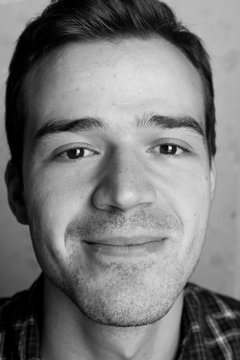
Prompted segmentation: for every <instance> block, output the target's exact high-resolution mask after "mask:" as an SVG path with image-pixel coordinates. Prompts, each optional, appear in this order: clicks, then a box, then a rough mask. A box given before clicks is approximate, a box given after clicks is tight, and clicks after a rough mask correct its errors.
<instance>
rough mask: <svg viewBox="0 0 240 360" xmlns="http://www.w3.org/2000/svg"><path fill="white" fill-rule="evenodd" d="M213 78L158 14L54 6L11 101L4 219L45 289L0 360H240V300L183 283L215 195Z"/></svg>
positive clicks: (5, 309)
mask: <svg viewBox="0 0 240 360" xmlns="http://www.w3.org/2000/svg"><path fill="white" fill-rule="evenodd" d="M214 127H215V113H214V95H213V85H212V74H211V68H210V64H209V60H208V56H207V53H206V51H205V50H204V48H203V46H202V44H201V42H200V40H199V39H198V37H197V36H196V35H194V34H192V33H191V32H190V31H189V30H187V29H186V28H185V27H183V26H182V24H181V23H180V22H178V21H177V20H176V18H175V16H174V15H173V13H172V11H171V10H170V8H169V7H168V6H167V5H165V4H164V3H161V2H159V1H157V0H148V1H144V0H128V1H126V0H111V1H110V0H108V1H106V0H95V1H93V0H92V1H91V0H88V1H84V0H82V1H78V0H59V1H53V2H52V4H50V5H49V7H48V8H47V9H46V10H45V11H44V12H43V14H42V15H41V16H40V17H39V18H37V19H36V20H34V21H32V22H31V23H30V24H29V25H28V26H27V28H26V29H25V31H24V32H23V34H22V35H21V37H20V39H19V41H18V44H17V47H16V51H15V53H14V56H13V59H12V62H11V65H10V72H9V78H8V82H7V93H6V130H7V137H8V142H9V146H10V150H11V160H10V161H9V163H8V166H7V170H6V175H5V178H6V183H7V188H8V196H9V203H10V207H11V209H12V211H13V213H14V215H15V216H16V218H17V220H18V221H19V222H20V223H22V224H27V225H29V227H30V232H31V237H32V241H33V246H34V249H35V253H36V256H37V259H38V261H39V264H40V266H41V268H42V270H43V275H42V276H41V277H40V279H38V280H37V281H36V282H35V283H34V285H33V286H32V287H31V289H30V290H29V291H25V292H22V293H20V294H17V295H15V297H13V298H11V299H8V300H4V301H2V307H1V317H0V319H1V320H0V326H1V328H0V334H1V346H0V349H1V350H0V354H1V355H0V359H40V358H41V359H51V360H54V359H58V360H59V359H60V360H61V359H100V360H101V359H104V360H108V359H114V360H115V359H136V360H142V359H145V358H147V359H150V360H161V359H164V360H172V359H238V358H239V356H240V330H239V328H240V316H239V311H240V307H239V302H237V301H236V300H233V299H230V298H227V297H223V296H220V295H216V294H214V293H211V292H209V291H207V290H204V289H201V288H200V287H197V286H195V285H192V284H188V279H189V277H190V276H191V274H192V272H193V270H194V268H195V266H196V264H197V262H198V259H199V256H200V253H201V249H202V246H203V243H204V237H205V232H206V227H207V220H208V213H209V207H210V203H211V200H212V198H213V194H214V188H215V168H214V155H215V150H216V149H215V130H214Z"/></svg>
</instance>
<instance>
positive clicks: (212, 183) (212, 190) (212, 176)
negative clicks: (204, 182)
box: [210, 159, 217, 200]
mask: <svg viewBox="0 0 240 360" xmlns="http://www.w3.org/2000/svg"><path fill="white" fill-rule="evenodd" d="M216 180H217V174H216V167H215V162H214V159H212V161H211V168H210V186H211V187H210V196H211V200H213V197H214V194H215V188H216Z"/></svg>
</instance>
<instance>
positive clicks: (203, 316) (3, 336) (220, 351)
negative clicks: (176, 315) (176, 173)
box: [0, 276, 240, 360]
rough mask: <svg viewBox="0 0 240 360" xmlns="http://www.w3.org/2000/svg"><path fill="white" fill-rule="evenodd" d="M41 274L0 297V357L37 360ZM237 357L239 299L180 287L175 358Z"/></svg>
mask: <svg viewBox="0 0 240 360" xmlns="http://www.w3.org/2000/svg"><path fill="white" fill-rule="evenodd" d="M42 298H43V276H41V277H40V278H39V279H38V280H37V281H36V282H35V283H34V284H33V285H32V287H31V288H30V290H28V291H23V292H21V293H18V294H16V295H15V296H14V297H12V298H10V299H1V300H0V360H13V359H14V360H17V359H18V360H40V336H39V334H40V328H41V313H42ZM216 359H217V360H221V359H225V360H232V359H240V302H239V301H237V300H234V299H231V298H229V297H226V296H222V295H217V294H215V293H213V292H211V291H208V290H205V289H203V288H201V287H199V286H196V285H193V284H190V283H189V284H187V286H186V287H185V289H184V308H183V316H182V329H181V341H180V345H179V351H178V356H177V360H216Z"/></svg>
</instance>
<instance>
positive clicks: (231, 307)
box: [185, 283, 240, 322]
mask: <svg viewBox="0 0 240 360" xmlns="http://www.w3.org/2000/svg"><path fill="white" fill-rule="evenodd" d="M185 299H186V301H187V302H189V303H190V304H191V305H193V306H194V307H197V308H199V310H201V312H202V314H203V315H204V316H210V317H215V318H219V319H220V318H224V319H235V320H236V321H239V322H240V301H239V300H236V299H234V298H232V297H230V296H226V295H222V294H218V293H216V292H214V291H211V290H208V289H205V288H203V287H201V286H198V285H195V284H192V283H188V284H187V286H186V288H185Z"/></svg>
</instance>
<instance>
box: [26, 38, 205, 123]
mask: <svg viewBox="0 0 240 360" xmlns="http://www.w3.org/2000/svg"><path fill="white" fill-rule="evenodd" d="M25 95H26V97H25V98H26V102H25V107H26V110H27V118H28V119H29V121H28V127H30V128H36V129H37V127H38V124H39V123H42V122H44V121H47V120H48V119H50V118H62V117H63V118H78V117H80V116H86V115H88V116H94V115H97V116H101V117H106V118H107V117H108V114H107V113H106V110H108V113H109V114H110V113H111V111H113V113H114V111H116V112H117V113H121V114H124V113H125V112H126V113H128V114H134V115H135V116H137V115H141V113H142V112H148V111H149V112H151V111H153V112H154V111H157V112H159V111H160V112H161V114H162V115H164V114H169V113H171V115H175V114H176V115H188V116H193V117H194V118H196V119H197V120H199V121H200V122H203V123H204V95H203V85H202V81H201V77H200V75H199V73H198V72H197V70H196V69H195V68H194V66H193V65H192V64H191V63H190V62H189V60H188V59H187V58H186V57H185V55H184V54H183V53H182V52H181V51H180V50H179V49H178V48H176V47H175V46H174V45H172V44H170V43H169V42H168V41H166V40H164V39H162V38H152V39H147V40H140V39H128V40H121V41H114V42H110V41H99V42H89V43H71V44H68V45H66V46H64V47H62V48H59V49H57V50H55V51H53V52H51V53H50V54H48V55H47V56H46V57H44V58H43V59H42V60H41V61H39V62H38V63H37V64H36V65H35V66H34V67H33V68H32V70H31V71H30V73H29V74H28V76H27V78H26V81H25ZM89 112H90V113H89ZM113 123H114V122H113ZM36 129H35V130H36Z"/></svg>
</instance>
